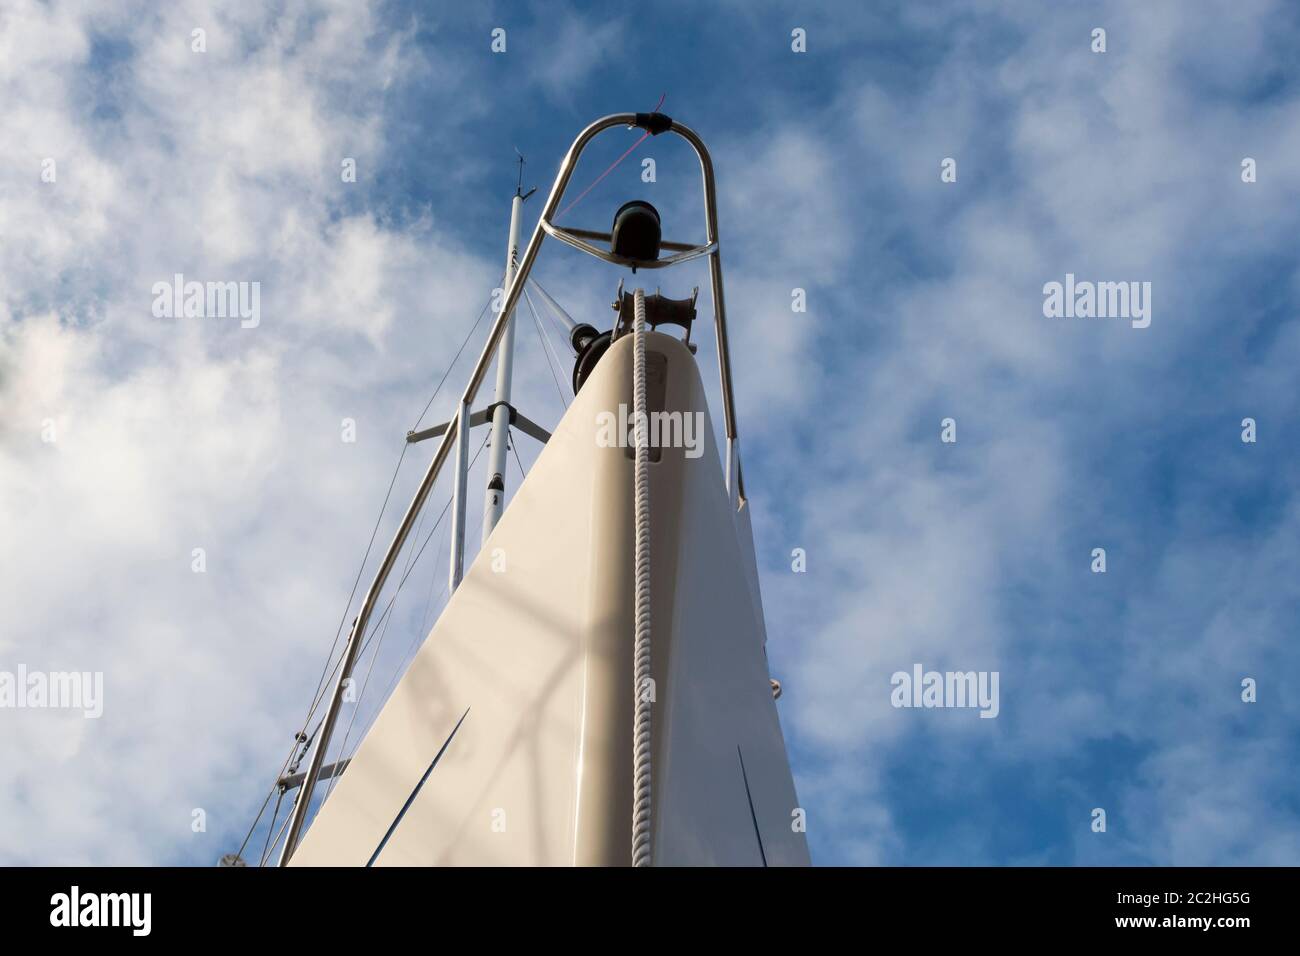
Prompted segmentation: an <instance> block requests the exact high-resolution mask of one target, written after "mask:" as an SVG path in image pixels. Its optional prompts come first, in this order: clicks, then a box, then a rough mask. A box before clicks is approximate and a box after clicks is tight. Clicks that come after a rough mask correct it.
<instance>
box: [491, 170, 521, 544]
mask: <svg viewBox="0 0 1300 956" xmlns="http://www.w3.org/2000/svg"><path fill="white" fill-rule="evenodd" d="M523 169H524V158H523V156H520V157H519V185H518V186H516V187H515V195H514V199H512V200H511V202H510V241H509V244H508V245H507V246H506V277H505V281H504V282H503V283H502V286H501V287H502V288H503V289H508V288H509V287H510V281H511V280H512V279H513V278H514V276H515V266H516V263H517V262H518V259H519V214H520V212H521V210H522V209H523V205H524V198H525V197H524V194H523ZM514 364H515V316H514V310H511V313H510V315H509V316H508V317H507V318H506V328H505V332H504V333H503V334H502V337H501V348H500V349H499V350H498V351H497V384H496V393H495V395H494V397H493V399H492V403H493V404H492V438H491V442H490V443H491V446H492V450H491V453H490V454H491V457H490V459H489V460H488V478H487V491H486V492H485V493H484V496H483V540H484V541H487V539H488V535H490V534H491V533H492V529H493V528H495V527H496V526H497V522H498V521H500V520H501V512H502V511H504V510H505V504H506V451H507V448H508V442H509V440H510V439H509V435H510V411H511V405H510V384H511V378H512V376H513V374H514Z"/></svg>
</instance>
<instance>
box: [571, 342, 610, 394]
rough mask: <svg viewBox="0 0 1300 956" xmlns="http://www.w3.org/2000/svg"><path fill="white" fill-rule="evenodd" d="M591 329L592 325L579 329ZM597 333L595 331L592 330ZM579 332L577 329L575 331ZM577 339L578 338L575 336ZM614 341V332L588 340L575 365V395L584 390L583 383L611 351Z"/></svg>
mask: <svg viewBox="0 0 1300 956" xmlns="http://www.w3.org/2000/svg"><path fill="white" fill-rule="evenodd" d="M583 328H587V329H591V326H590V325H587V326H581V325H580V326H578V329H583ZM591 330H592V331H593V332H595V331H596V330H595V329H591ZM574 331H575V332H576V331H578V330H577V329H575V330H574ZM575 337H576V336H575ZM613 341H614V330H613V329H610V331H608V332H601V333H599V334H597V335H595V336H593V337H591V338H588V339H586V344H585V345H584V346H583V347H582V350H581V351H579V352H578V358H577V359H576V360H575V361H574V363H573V394H574V395H577V394H578V390H579V389H581V388H582V383H583V382H585V381H586V380H587V376H588V375H590V374H591V371H592V369H594V368H595V367H596V363H597V362H599V361H600V359H601V356H603V355H604V354H605V353H606V352H608V351H609V346H610V343H611V342H613Z"/></svg>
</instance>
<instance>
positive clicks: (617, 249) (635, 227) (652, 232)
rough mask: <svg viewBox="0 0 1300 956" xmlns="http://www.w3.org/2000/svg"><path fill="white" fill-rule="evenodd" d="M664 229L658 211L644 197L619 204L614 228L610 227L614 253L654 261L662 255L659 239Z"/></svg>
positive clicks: (610, 240)
mask: <svg viewBox="0 0 1300 956" xmlns="http://www.w3.org/2000/svg"><path fill="white" fill-rule="evenodd" d="M662 238H663V232H662V229H661V227H660V224H659V211H658V210H657V209H655V207H654V206H652V205H650V204H649V203H648V202H645V201H644V200H641V199H633V200H632V201H631V202H625V203H623V205H621V206H619V207H618V212H616V213H614V228H613V229H611V230H610V237H609V246H610V249H611V251H613V253H614V255H616V256H622V257H623V258H624V259H635V260H639V261H641V262H653V261H654V260H656V259H658V258H659V242H660V240H661V239H662Z"/></svg>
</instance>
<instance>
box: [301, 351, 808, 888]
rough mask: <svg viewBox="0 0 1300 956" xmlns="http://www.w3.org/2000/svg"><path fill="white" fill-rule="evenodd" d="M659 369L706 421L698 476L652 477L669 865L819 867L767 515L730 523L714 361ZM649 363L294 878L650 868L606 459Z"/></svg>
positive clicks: (611, 374)
mask: <svg viewBox="0 0 1300 956" xmlns="http://www.w3.org/2000/svg"><path fill="white" fill-rule="evenodd" d="M647 357H648V369H649V370H650V373H651V379H650V387H649V393H650V402H651V405H650V408H651V409H652V410H666V411H674V412H681V413H682V415H683V416H691V415H694V414H695V413H697V412H698V413H700V417H699V418H697V419H694V421H695V422H699V423H703V427H702V428H699V429H698V432H699V433H698V434H697V433H696V429H695V428H693V429H692V432H691V433H690V434H691V436H692V437H694V438H695V439H696V440H697V441H698V442H699V445H698V448H697V449H696V452H699V454H698V457H690V456H689V455H688V451H689V450H688V449H687V448H683V447H665V448H662V449H661V451H660V452H659V460H658V461H656V462H655V463H654V464H652V465H651V470H652V494H651V506H650V509H651V510H650V515H651V524H652V561H653V565H652V576H651V582H652V583H651V588H652V599H653V618H652V621H653V623H652V641H653V652H652V653H653V673H654V679H655V685H656V686H655V698H656V702H655V705H654V764H653V768H654V769H653V772H654V804H653V807H654V810H653V813H654V841H653V861H654V863H655V865H659V866H665V865H697V864H706V865H707V864H723V865H755V866H761V865H774V866H775V865H803V864H807V863H808V862H809V858H808V849H807V845H806V842H805V838H804V835H803V832H802V829H803V828H802V817H803V814H802V813H801V812H799V811H798V799H797V798H796V795H795V789H794V782H793V780H792V778H791V774H790V768H789V763H788V760H787V758H786V752H785V744H784V741H783V739H782V735H781V727H780V722H779V720H778V717H777V712H776V707H775V703H774V701H773V699H772V692H771V686H770V683H769V677H768V669H767V660H766V655H765V652H764V642H765V639H766V638H765V632H764V627H763V617H762V606H761V603H760V600H759V595H758V577H757V569H756V563H755V560H754V553H753V542H752V537H751V533H750V529H749V518H748V513H747V511H746V508H745V506H744V504H743V503H742V506H741V509H740V510H739V511H738V512H734V511H733V509H732V507H731V505H730V503H729V499H728V496H727V493H726V489H725V486H724V481H723V472H722V466H721V463H720V460H719V455H718V449H717V446H716V443H715V441H714V438H713V430H712V427H711V425H710V424H709V423H708V410H707V406H706V403H705V395H704V389H703V385H702V383H701V381H700V375H699V372H698V369H697V367H696V363H695V359H694V357H693V356H692V355H691V354H690V352H689V351H688V350H687V349H686V347H685V346H684V345H683V344H682V343H681V342H679V341H678V340H677V339H675V338H672V337H670V336H667V335H662V334H658V333H649V334H648V338H647ZM631 365H632V336H630V335H628V336H624V337H622V338H621V339H619V340H618V341H616V342H615V343H614V344H613V346H612V347H611V348H610V350H609V352H608V353H607V354H606V355H605V356H604V358H603V359H601V361H600V363H599V365H598V366H597V367H596V369H595V370H594V372H593V373H592V375H591V377H590V378H589V379H588V381H587V382H586V384H585V385H584V386H583V388H582V391H581V392H580V393H579V395H578V396H577V397H576V399H575V400H574V402H573V404H572V405H571V406H570V408H569V410H568V412H567V414H566V415H565V416H564V418H563V420H562V421H561V422H560V424H559V426H558V428H557V429H556V431H555V434H554V435H553V436H552V438H551V440H550V441H549V442H548V444H547V445H546V448H545V449H544V450H543V452H542V454H541V455H540V457H539V458H538V460H537V462H536V463H535V464H534V466H533V468H532V470H531V471H530V473H529V474H528V477H527V479H526V480H525V481H524V482H523V484H522V485H521V486H520V488H519V490H518V491H517V493H516V494H515V496H514V499H513V500H512V502H511V503H510V507H509V508H508V509H507V510H506V512H505V514H504V516H503V517H502V519H501V521H500V523H499V524H498V525H497V527H496V529H495V530H494V531H493V532H492V535H491V537H490V538H489V539H488V540H487V542H486V543H485V545H484V547H483V548H482V550H481V551H480V552H479V555H478V557H477V559H476V560H475V561H474V563H473V565H472V566H471V567H470V568H469V570H468V572H467V573H466V575H465V579H464V581H463V582H462V584H461V586H460V587H459V589H458V590H457V591H456V593H455V594H454V595H453V596H452V598H451V600H450V602H449V603H448V605H447V608H446V609H445V611H444V612H443V614H442V616H441V618H440V619H439V620H438V622H437V624H436V625H435V626H434V628H433V630H432V631H431V633H430V634H429V637H428V639H427V640H426V641H425V643H424V645H423V647H422V648H421V649H420V651H419V653H418V655H417V656H416V658H415V660H414V662H413V663H412V665H411V666H410V668H409V670H408V671H407V672H406V674H405V675H404V676H403V678H402V680H401V681H400V683H399V684H398V686H397V688H396V690H395V691H394V693H393V695H392V697H391V699H390V700H389V701H388V703H387V704H386V705H385V707H384V708H383V710H382V712H381V713H380V714H379V716H378V718H377V719H376V721H375V723H374V725H373V727H372V728H371V730H370V732H369V734H368V735H367V736H366V738H365V740H364V741H363V742H362V744H361V746H360V747H359V749H358V750H357V752H356V755H355V756H354V758H353V760H352V763H351V764H350V765H349V767H348V768H347V770H346V772H345V773H344V774H343V775H342V776H341V777H340V778H339V779H338V780H337V781H336V785H335V787H334V791H333V793H332V794H331V795H330V797H329V799H328V800H326V802H325V803H324V805H323V806H322V808H321V810H320V812H319V814H318V815H317V817H316V819H315V821H314V822H313V823H312V825H311V827H310V829H309V830H308V831H307V833H306V835H305V836H304V838H303V840H302V843H301V844H300V846H299V848H298V850H297V851H296V853H295V854H294V856H293V858H292V863H293V864H294V865H366V864H367V863H368V862H369V861H371V859H372V858H373V860H374V865H377V866H425V865H552V866H553V865H575V864H576V865H619V866H622V865H627V864H629V863H630V862H631V834H632V803H633V800H632V712H633V677H632V675H633V668H632V647H633V605H634V601H633V596H634V590H633V577H634V575H633V542H634V533H633V459H632V456H631V452H630V451H629V450H628V449H626V448H622V447H617V446H616V445H615V446H612V447H611V446H610V445H609V443H608V442H603V443H602V441H601V440H600V439H601V438H608V435H609V430H608V429H605V430H604V434H602V429H601V427H600V426H601V424H602V422H601V421H600V418H599V415H600V413H601V412H609V413H612V414H613V415H614V416H615V419H617V418H618V415H619V405H620V404H622V405H624V406H625V407H626V408H627V409H630V408H631V406H632V396H631V380H632V374H631ZM628 417H630V415H628ZM683 420H684V418H683ZM678 434H679V435H680V434H681V432H678ZM693 454H694V452H693ZM431 767H432V769H430V768H431ZM421 780H423V781H424V782H423V784H422V785H421ZM417 790H418V792H417ZM413 794H414V797H413V798H412V795H413ZM408 803H409V805H408ZM394 824H396V825H394ZM376 851H378V852H376Z"/></svg>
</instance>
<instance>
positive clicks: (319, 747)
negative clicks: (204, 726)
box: [278, 113, 742, 866]
mask: <svg viewBox="0 0 1300 956" xmlns="http://www.w3.org/2000/svg"><path fill="white" fill-rule="evenodd" d="M652 115H657V114H652ZM615 126H626V127H637V126H638V114H636V113H611V114H610V115H609V116H604V117H602V118H600V119H598V120H596V121H595V122H594V123H592V124H591V125H590V126H588V127H587V128H586V129H584V130H583V131H582V132H581V133H579V134H578V136H577V138H576V139H575V140H574V141H573V144H572V145H571V146H570V147H569V151H568V152H567V153H566V154H565V156H564V160H563V161H562V162H561V163H560V169H559V172H558V173H557V174H556V177H555V182H554V183H553V184H552V185H551V193H550V195H549V196H548V197H547V199H546V205H545V207H543V209H542V214H541V216H540V217H539V218H538V220H537V225H536V226H535V227H534V229H533V234H532V237H531V238H530V239H529V240H528V248H527V249H526V250H525V251H524V255H523V258H522V259H521V260H520V262H519V266H518V268H517V269H516V270H515V273H514V275H513V276H511V278H510V283H509V287H508V288H507V289H506V294H505V300H504V302H503V303H502V306H501V311H500V312H498V313H497V316H496V319H495V320H494V321H493V323H492V328H491V330H490V331H489V332H488V339H487V342H486V343H484V345H483V351H482V352H481V353H480V354H479V357H478V361H477V362H476V363H475V364H474V371H473V372H472V373H471V375H470V379H469V383H468V384H467V385H466V386H465V391H464V393H463V394H462V396H461V399H460V405H459V406H458V412H457V415H456V417H455V418H453V419H452V420H451V422H449V423H448V426H447V430H446V431H445V432H444V433H443V435H442V441H440V442H439V443H438V448H437V450H436V451H434V453H433V460H432V461H430V462H429V467H428V469H427V470H426V471H425V473H424V478H423V479H421V481H420V486H419V488H418V489H417V490H416V493H415V497H414V498H413V499H412V500H411V504H410V505H409V506H408V507H407V509H406V514H405V515H404V516H403V517H402V523H401V524H400V525H399V526H398V528H397V533H396V534H395V535H394V536H393V540H392V542H391V543H390V544H389V545H388V551H387V552H386V553H385V555H384V560H383V562H382V563H381V564H380V566H379V570H378V571H377V572H376V573H375V578H374V580H373V581H372V582H371V584H370V588H369V589H368V590H367V591H366V596H365V598H364V599H363V600H362V603H361V610H360V612H359V613H358V614H357V618H356V620H355V621H354V622H353V624H352V630H351V632H350V633H349V635H348V643H347V646H346V647H345V649H344V652H343V662H342V666H341V667H340V669H339V675H338V679H337V681H336V682H335V684H334V691H333V694H332V695H331V697H330V702H329V706H328V708H327V709H326V712H325V717H324V719H323V720H322V722H321V726H320V729H319V731H318V732H317V737H316V744H315V749H314V750H313V751H312V755H311V761H310V762H309V764H308V767H307V770H306V773H305V776H304V777H303V782H302V787H301V788H300V789H299V791H298V799H297V800H296V801H295V803H294V806H293V816H292V818H291V820H290V824H289V831H288V833H287V834H286V835H285V840H284V847H283V849H282V850H281V852H280V859H279V864H278V865H279V866H285V865H287V864H288V862H289V860H290V859H291V858H292V856H293V852H294V850H295V849H296V848H297V845H298V840H299V839H300V838H301V836H302V829H303V826H304V824H305V823H306V819H307V812H308V810H309V808H310V806H311V799H312V794H313V792H314V791H315V789H316V783H317V781H318V780H319V779H320V776H321V768H322V765H323V764H324V760H325V752H326V750H327V749H328V748H329V743H330V738H331V736H332V735H333V733H334V724H335V722H336V721H337V720H338V715H339V710H340V708H341V706H342V701H343V691H344V683H345V681H347V679H348V678H349V677H350V676H351V674H352V668H353V666H354V665H355V664H356V660H357V656H358V654H359V653H360V650H361V643H362V642H361V638H362V635H364V634H365V631H366V625H367V624H369V622H370V617H371V614H372V613H373V612H374V609H375V605H376V604H377V603H378V601H379V595H380V592H382V591H383V588H384V584H385V583H386V582H387V581H388V576H389V574H390V573H391V572H392V570H393V566H394V565H395V564H396V562H397V556H398V554H399V553H400V552H401V550H402V547H403V545H405V543H406V539H407V537H408V536H409V535H410V533H411V529H412V528H413V527H414V526H415V521H416V518H417V517H418V516H419V513H420V509H421V508H423V507H424V504H425V501H426V500H427V499H428V497H429V492H430V491H432V490H433V485H434V482H435V481H437V479H438V475H439V473H440V472H441V471H442V467H443V465H444V464H445V463H446V461H447V458H448V457H449V456H450V455H451V452H452V449H453V447H454V448H455V451H456V481H455V490H454V492H453V498H454V500H453V504H452V547H451V551H452V554H451V567H450V569H449V583H450V586H451V589H452V590H454V589H455V588H456V586H457V585H458V584H460V581H461V577H462V576H463V574H464V564H465V490H466V489H465V485H466V482H467V480H468V474H467V473H468V464H469V459H468V452H469V416H470V406H471V404H472V403H473V401H474V397H475V395H477V393H478V389H479V386H480V385H482V383H483V378H484V376H485V375H486V374H487V370H488V366H489V364H490V363H491V361H492V357H493V355H494V354H495V352H496V350H497V347H498V345H499V343H500V341H501V337H502V334H503V333H504V332H505V328H506V323H507V322H508V321H509V319H510V316H511V314H512V313H513V312H514V310H515V306H516V304H517V303H518V301H519V297H520V295H522V293H523V289H524V284H525V283H526V282H527V280H528V275H529V273H530V272H531V271H532V268H533V262H534V261H535V260H536V258H537V254H538V252H539V251H540V250H541V246H542V240H543V239H544V237H545V236H547V235H550V236H554V237H555V238H556V239H559V240H560V241H562V242H565V243H567V244H569V245H571V246H573V247H574V248H577V249H580V250H582V251H583V252H586V253H588V254H589V255H592V256H595V257H596V258H597V259H603V260H604V261H606V262H611V263H614V264H615V265H627V266H631V265H636V266H637V268H663V267H665V266H669V265H675V264H677V263H679V262H685V261H687V260H688V259H695V258H698V257H700V256H705V255H707V256H708V257H709V280H710V284H711V286H712V291H713V324H714V329H715V331H716V333H717V342H718V374H719V378H720V379H721V384H722V403H723V416H724V420H725V425H726V433H727V450H726V480H727V493H728V496H729V497H730V500H731V506H732V508H733V510H734V509H736V508H738V507H739V502H740V499H741V497H742V495H741V490H740V489H741V481H740V457H739V434H738V432H737V429H736V410H735V402H734V398H733V393H732V381H731V354H730V352H729V350H728V346H727V320H726V304H725V302H724V300H723V292H722V260H721V258H720V254H719V248H718V207H717V194H716V187H715V181H714V175H713V159H712V157H710V155H709V151H708V149H707V148H706V147H705V145H704V142H703V141H702V140H701V139H700V137H699V136H698V135H696V133H695V131H694V130H692V129H690V128H689V127H687V126H683V125H682V124H681V123H678V122H676V121H671V125H669V126H668V127H667V129H665V130H662V132H672V133H676V134H677V135H678V136H680V137H682V139H684V140H686V141H687V142H688V143H690V144H691V147H692V148H693V149H694V150H695V155H696V157H697V158H698V159H699V161H700V174H701V176H702V178H703V185H704V218H705V229H706V235H705V241H704V244H703V245H700V246H696V247H694V248H691V249H687V250H685V251H682V252H680V253H678V254H677V255H674V256H670V257H669V258H667V259H661V260H659V261H657V262H654V263H646V262H633V261H632V260H627V259H624V258H622V257H621V256H615V255H613V254H612V253H609V252H606V251H604V250H602V249H598V248H596V247H595V246H593V245H591V244H590V243H588V242H586V241H585V240H583V239H581V238H579V237H578V236H576V235H573V234H572V233H569V232H566V231H565V230H563V229H560V228H558V227H557V226H555V225H554V224H553V223H552V222H551V219H552V217H554V216H555V211H556V209H557V208H559V205H560V200H561V199H562V198H563V197H564V192H565V190H566V189H567V188H568V185H569V179H570V178H571V177H572V176H573V171H574V169H575V167H576V166H577V162H578V157H579V156H581V155H582V152H583V150H584V149H586V147H587V144H588V143H590V142H591V140H592V139H593V138H594V137H595V136H596V135H597V134H599V133H602V132H604V131H605V130H607V129H611V128H613V127H615ZM673 245H678V244H677V243H674V244H673Z"/></svg>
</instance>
